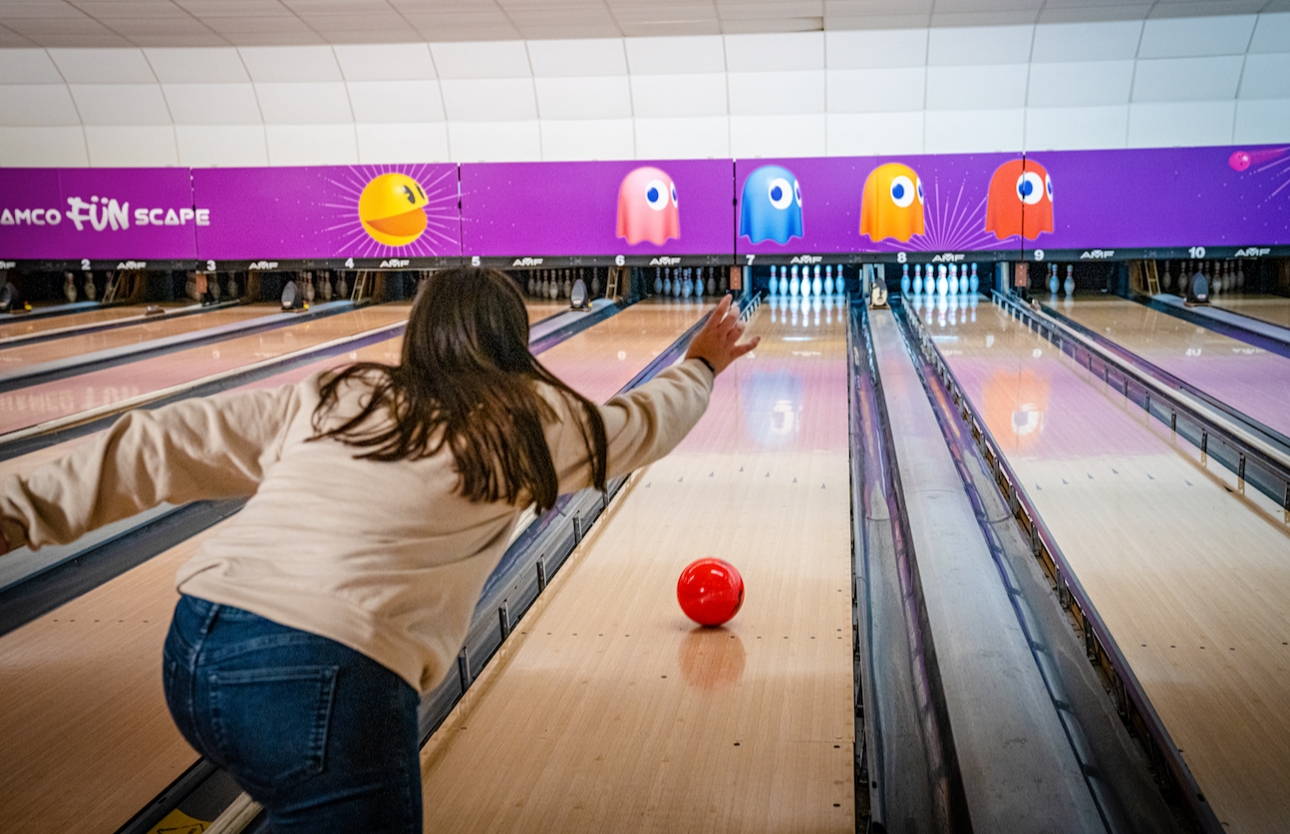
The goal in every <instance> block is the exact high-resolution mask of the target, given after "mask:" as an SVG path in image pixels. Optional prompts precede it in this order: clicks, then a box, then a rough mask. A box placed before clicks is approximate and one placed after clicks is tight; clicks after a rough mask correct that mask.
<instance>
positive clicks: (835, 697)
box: [422, 308, 855, 832]
mask: <svg viewBox="0 0 1290 834" xmlns="http://www.w3.org/2000/svg"><path fill="white" fill-rule="evenodd" d="M824 318H825V321H824V322H823V323H822V324H821V325H820V326H815V325H814V324H813V323H810V324H806V323H803V322H798V323H796V324H795V323H793V322H792V321H791V320H790V321H787V322H783V323H780V322H778V321H776V322H772V321H771V320H770V315H769V311H767V310H766V309H765V308H763V310H762V311H761V312H759V313H758V314H757V318H756V319H755V320H754V322H753V327H752V330H753V332H758V333H761V334H762V335H763V337H764V340H763V342H762V345H761V346H760V347H759V348H758V349H757V350H756V351H755V354H754V355H750V356H748V357H745V358H744V359H742V360H740V361H739V363H738V364H736V365H735V366H734V367H733V368H732V369H731V370H730V371H728V372H727V373H726V374H724V375H722V376H721V377H720V378H719V379H718V381H717V385H716V389H715V391H714V394H713V399H712V403H711V406H710V408H709V410H708V413H707V414H706V416H705V417H704V418H703V420H702V421H701V422H700V423H699V425H698V427H697V428H696V429H695V430H694V432H693V433H692V434H691V435H690V436H689V437H688V438H687V439H686V440H685V441H684V442H683V443H682V444H681V446H680V447H679V448H678V449H677V450H676V451H675V452H674V453H673V454H672V455H670V456H668V457H667V458H665V459H664V460H662V461H660V462H658V463H655V464H653V465H652V466H650V467H647V468H646V469H644V470H642V471H640V472H638V473H637V474H636V475H635V476H634V478H633V481H632V482H631V483H630V484H629V486H627V487H624V490H625V492H624V493H621V494H620V497H619V498H617V499H616V500H615V503H614V505H613V506H612V507H611V509H610V510H609V512H608V514H607V515H606V516H604V517H602V520H601V521H599V522H598V523H597V525H596V526H595V527H594V528H593V529H592V531H591V533H590V535H589V536H588V538H587V539H586V540H585V541H584V543H583V544H582V545H581V546H580V547H579V549H578V550H577V551H576V552H575V554H574V555H572V556H571V557H570V560H569V562H568V563H566V565H565V567H564V568H563V569H562V570H561V572H560V573H559V574H557V576H556V577H555V578H554V579H553V580H552V583H551V585H550V586H549V587H548V589H547V591H546V593H545V594H543V596H541V597H540V598H539V599H538V601H537V602H536V603H535V605H534V607H533V609H531V610H530V611H529V612H528V613H527V614H526V615H525V618H524V619H523V620H522V621H521V622H520V624H519V626H518V627H517V629H518V630H517V631H516V632H515V633H513V635H512V637H511V638H510V639H509V640H508V641H507V642H506V643H505V644H504V645H503V647H502V649H501V650H500V653H499V654H498V655H497V656H496V657H495V658H494V660H493V661H492V662H491V663H490V665H489V666H488V667H487V668H486V669H485V671H484V672H483V673H482V675H481V677H480V679H479V680H478V681H477V683H476V684H475V685H474V687H472V689H471V690H470V691H469V693H467V696H466V698H465V699H464V701H463V702H462V704H461V705H460V706H459V707H458V708H457V709H456V710H455V711H454V712H453V713H452V714H451V715H450V716H449V718H448V719H447V720H446V721H445V723H444V724H443V726H442V727H441V728H440V729H439V731H438V732H437V733H436V734H435V735H434V737H432V739H431V741H430V742H429V743H428V744H427V746H426V748H425V750H424V751H423V755H422V766H423V773H424V776H423V783H424V807H425V814H426V823H425V825H426V830H427V831H443V832H474V831H526V832H546V831H668V832H684V831H696V832H697V831H703V832H712V831H750V832H753V831H813V832H826V831H837V832H844V831H845V832H851V831H854V830H855V819H854V811H855V807H854V799H853V783H854V772H853V768H854V758H853V757H854V749H853V739H854V733H855V717H854V714H853V709H852V646H851V627H850V625H851V607H850V606H851V595H850V592H849V587H850V571H851V567H850V564H851V563H850V545H851V538H850V491H849V470H848V454H847V442H848V440H847V430H848V424H847V369H846V362H845V357H846V325H845V318H844V316H843V314H842V311H841V310H840V309H839V310H834V311H829V312H828V313H827V314H826V315H825V316H824ZM830 318H831V319H832V321H831V322H830V321H829V319H830ZM708 556H719V557H722V558H725V559H728V560H730V561H732V562H733V563H734V564H735V565H736V566H737V567H738V569H739V570H740V571H741V572H742V574H743V577H744V580H745V582H746V589H747V597H746V602H745V604H744V607H743V610H742V611H741V612H740V613H739V615H738V616H737V617H736V618H735V619H734V620H733V621H731V622H730V623H729V624H728V625H727V626H726V627H723V628H714V629H705V628H699V627H697V626H696V625H695V624H694V623H692V622H690V621H689V620H687V619H686V618H685V616H684V615H683V614H682V613H681V611H680V609H679V607H678V605H677V602H676V579H677V576H678V574H679V573H680V572H681V569H682V568H683V567H684V566H685V565H686V564H688V563H689V562H691V561H693V560H695V559H698V558H701V557H708Z"/></svg>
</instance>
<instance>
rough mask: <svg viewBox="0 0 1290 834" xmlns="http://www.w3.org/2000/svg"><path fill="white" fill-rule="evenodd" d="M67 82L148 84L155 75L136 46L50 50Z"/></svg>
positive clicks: (153, 80) (154, 81) (50, 54)
mask: <svg viewBox="0 0 1290 834" xmlns="http://www.w3.org/2000/svg"><path fill="white" fill-rule="evenodd" d="M49 57H50V58H53V59H54V63H55V64H57V65H58V69H59V71H60V72H62V74H63V78H65V79H67V82H68V83H69V84H148V83H154V84H155V83H156V81H157V77H156V76H155V75H153V74H152V68H151V67H149V66H148V62H147V61H146V60H145V59H144V57H143V52H141V51H140V50H138V49H51V50H49Z"/></svg>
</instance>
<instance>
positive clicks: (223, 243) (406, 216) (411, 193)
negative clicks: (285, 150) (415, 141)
mask: <svg viewBox="0 0 1290 834" xmlns="http://www.w3.org/2000/svg"><path fill="white" fill-rule="evenodd" d="M193 192H194V193H195V194H196V195H197V199H198V201H199V202H200V203H201V204H202V205H203V206H208V207H209V208H210V211H211V222H210V224H209V225H207V226H203V227H201V228H200V229H198V232H197V249H198V253H199V255H200V257H201V258H202V259H203V260H211V261H215V262H216V263H217V264H218V262H220V261H251V260H265V259H280V260H336V259H353V260H360V259H361V260H363V261H368V262H370V261H377V260H379V261H383V262H387V263H388V264H389V265H392V266H398V267H402V266H414V267H415V266H417V265H418V264H416V263H415V261H423V262H424V265H432V263H433V262H437V261H439V260H440V259H444V258H454V259H455V258H459V257H460V256H461V223H460V215H459V213H458V211H457V166H456V165H454V164H451V163H447V164H410V165H348V166H327V167H308V168H198V169H196V170H194V171H193ZM403 261H407V263H402V262H403ZM356 265H358V266H379V264H376V263H364V264H356Z"/></svg>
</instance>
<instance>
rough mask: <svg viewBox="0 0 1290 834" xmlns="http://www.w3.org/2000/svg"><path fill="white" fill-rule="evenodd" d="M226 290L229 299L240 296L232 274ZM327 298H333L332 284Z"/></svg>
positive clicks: (328, 289)
mask: <svg viewBox="0 0 1290 834" xmlns="http://www.w3.org/2000/svg"><path fill="white" fill-rule="evenodd" d="M224 289H225V291H226V292H227V293H228V297H229V298H237V294H238V286H237V279H236V278H234V277H233V274H232V273H229V276H228V284H227V285H226V286H225V287H224ZM327 297H328V298H330V297H331V284H330V283H329V284H328V285H327Z"/></svg>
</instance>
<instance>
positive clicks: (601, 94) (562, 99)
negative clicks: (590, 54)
mask: <svg viewBox="0 0 1290 834" xmlns="http://www.w3.org/2000/svg"><path fill="white" fill-rule="evenodd" d="M535 85H536V87H537V102H538V116H539V117H541V118H542V119H627V118H631V115H632V96H631V86H630V85H629V84H628V82H627V77H626V76H621V75H619V76H608V77H606V78H538V79H536V81H535ZM544 147H545V146H544Z"/></svg>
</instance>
